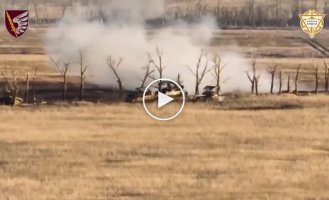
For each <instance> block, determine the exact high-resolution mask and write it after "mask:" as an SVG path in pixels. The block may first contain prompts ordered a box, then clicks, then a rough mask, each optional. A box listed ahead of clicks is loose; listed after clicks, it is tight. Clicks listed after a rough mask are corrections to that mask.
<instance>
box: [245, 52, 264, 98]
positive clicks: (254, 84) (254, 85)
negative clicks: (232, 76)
mask: <svg viewBox="0 0 329 200" xmlns="http://www.w3.org/2000/svg"><path fill="white" fill-rule="evenodd" d="M256 62H257V59H256V56H253V58H252V65H251V66H252V75H250V74H249V72H247V76H248V79H249V81H250V83H251V93H254V92H256V95H258V84H259V79H260V76H261V74H259V73H257V68H256Z"/></svg>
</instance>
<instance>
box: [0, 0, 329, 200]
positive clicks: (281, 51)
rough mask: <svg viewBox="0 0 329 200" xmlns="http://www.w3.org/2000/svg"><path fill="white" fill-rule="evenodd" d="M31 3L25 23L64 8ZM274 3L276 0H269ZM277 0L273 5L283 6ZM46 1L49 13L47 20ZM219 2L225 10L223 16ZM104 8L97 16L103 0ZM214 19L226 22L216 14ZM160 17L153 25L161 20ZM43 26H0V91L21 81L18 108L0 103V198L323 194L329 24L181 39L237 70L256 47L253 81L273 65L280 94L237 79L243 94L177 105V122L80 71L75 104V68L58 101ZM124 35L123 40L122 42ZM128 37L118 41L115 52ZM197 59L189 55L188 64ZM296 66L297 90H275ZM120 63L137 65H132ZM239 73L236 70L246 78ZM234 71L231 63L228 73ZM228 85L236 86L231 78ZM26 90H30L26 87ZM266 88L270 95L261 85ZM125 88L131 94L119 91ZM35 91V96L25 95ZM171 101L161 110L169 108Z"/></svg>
mask: <svg viewBox="0 0 329 200" xmlns="http://www.w3.org/2000/svg"><path fill="white" fill-rule="evenodd" d="M63 1H65V0H63ZM6 2H7V1H6ZM8 2H9V1H8ZM28 2H29V1H28ZM35 2H36V1H33V0H32V1H31V4H30V5H29V6H30V8H31V9H30V10H31V19H32V18H34V17H35V13H34V12H35V11H36V10H38V9H39V10H41V12H40V13H39V14H40V15H41V16H40V17H41V18H42V16H43V17H45V16H47V17H49V18H50V19H52V18H54V19H58V17H59V14H58V12H59V11H63V9H66V8H65V7H63V6H61V5H60V2H62V1H56V3H59V4H58V5H56V9H55V8H54V7H51V6H48V5H47V4H44V5H43V4H42V5H41V3H40V5H39V6H38V5H36V4H35ZM67 2H72V1H67ZM84 2H87V1H84ZM88 2H92V1H88ZM95 2H96V1H95ZM99 2H101V1H99ZM166 2H169V3H168V4H166V9H168V10H170V9H171V10H170V11H173V12H175V11H177V9H178V8H180V9H182V10H186V9H187V8H188V9H190V8H191V9H192V11H193V9H194V8H196V2H197V1H196V0H195V1H194V0H193V1H192V0H191V1H187V0H180V1H178V0H175V1H170V0H168V1H166ZM218 2H220V3H221V6H223V7H222V8H223V13H230V12H229V11H230V9H233V10H234V9H237V8H247V7H246V5H247V2H253V1H249V0H243V1H242V0H241V1H240V0H239V1H237V0H233V1H232V0H221V1H217V0H204V1H202V3H206V4H207V5H208V6H211V7H213V8H215V7H216V6H217V4H218ZM255 2H256V3H257V4H265V3H266V2H268V1H267V0H266V1H265V0H255ZM274 2H279V1H271V2H270V3H271V4H273V3H274ZM280 2H281V3H282V4H281V6H282V7H283V8H284V9H283V12H284V10H289V9H290V8H291V6H293V5H294V4H292V3H291V2H288V1H287V2H286V1H280ZM47 3H48V4H49V5H51V4H52V3H54V2H53V1H49V2H48V1H47ZM13 4H14V3H13ZM22 4H23V3H22ZM303 4H304V7H303V9H304V8H308V7H312V4H313V3H312V2H304V1H303ZM0 5H4V4H1V3H0ZM6 5H7V4H6ZM96 5H98V6H99V7H100V8H101V7H102V6H103V4H101V3H98V4H97V3H96ZM273 5H274V4H273ZM328 5H329V4H328ZM271 6H272V5H267V7H271ZM32 7H34V8H33V9H32ZM45 7H47V9H48V10H53V12H52V13H50V14H49V16H48V12H47V10H46V9H45ZM74 7H75V6H74V5H72V8H74ZM226 7H228V8H229V10H227V11H228V12H226V11H225V12H224V8H226ZM272 7H273V6H272ZM323 7H324V1H321V2H320V1H319V8H320V9H322V8H323ZM78 8H79V6H78ZM264 8H265V7H264ZM105 10H106V12H107V8H105ZM242 11H243V10H242ZM242 11H241V13H242V14H241V16H240V17H241V19H245V18H246V17H248V15H247V14H246V13H244V14H243V12H242ZM258 11H259V10H257V13H259V12H258ZM193 12H194V11H193ZM272 12H273V10H272ZM255 13H256V12H255ZM287 15H290V14H289V13H287ZM54 16H55V17H54ZM280 16H281V15H280ZM289 17H291V16H289ZM0 18H1V17H0ZM220 18H225V19H226V17H225V16H224V15H223V16H221V17H220ZM260 18H262V17H260ZM102 19H103V18H102ZM33 20H35V19H33ZM2 21H3V20H2ZM160 21H161V19H160ZM161 22H163V24H162V25H164V22H165V21H161ZM297 22H298V21H297ZM0 24H1V22H0ZM45 24H47V23H45ZM45 24H44V22H39V23H37V22H36V21H34V23H31V26H30V27H29V29H28V31H27V32H26V33H25V34H24V35H23V36H22V37H21V38H19V39H15V38H13V37H12V36H10V35H9V33H7V32H6V30H5V29H4V28H1V29H0V97H1V98H2V97H3V96H4V97H8V93H6V92H5V89H8V88H6V87H5V85H7V86H8V85H10V82H8V80H7V82H6V77H5V74H1V73H3V72H4V71H6V70H8V71H10V69H14V68H15V69H16V70H17V71H18V75H17V77H18V84H19V85H20V88H19V91H18V96H19V97H24V98H26V99H27V100H28V102H26V103H25V104H22V105H20V106H17V107H15V106H13V107H10V106H7V107H6V106H0V114H1V115H0V200H109V199H118V200H139V199H140V200H142V199H143V200H168V199H175V200H176V199H177V200H183V199H184V200H185V199H188V200H208V199H209V200H210V199H211V200H212V199H227V200H228V199H273V200H277V199H279V200H284V199H303V200H315V199H316V200H318V199H319V200H320V199H321V200H328V199H329V191H328V188H329V175H328V170H329V145H328V143H329V135H328V134H329V115H328V113H329V98H328V97H329V95H328V94H329V93H325V92H323V88H324V70H325V68H324V62H327V63H328V64H329V60H328V58H329V34H328V33H329V30H328V29H324V30H323V31H322V32H321V33H319V34H318V35H317V36H316V38H315V39H313V40H311V39H309V36H308V35H307V34H305V33H303V32H302V30H300V29H299V27H298V28H296V27H295V26H289V27H288V26H285V25H283V26H282V27H283V28H282V29H281V28H278V27H280V26H260V27H254V26H252V25H249V26H246V27H244V26H235V27H234V26H227V27H225V26H223V27H225V28H224V29H226V30H219V29H212V28H211V29H210V30H211V31H213V32H212V36H211V37H210V41H209V43H207V42H204V43H202V42H203V41H204V40H202V38H201V39H200V40H198V39H195V41H192V42H191V43H193V45H194V43H196V44H195V45H196V46H197V48H198V49H197V50H198V52H199V47H200V50H201V48H204V49H205V50H207V52H209V53H210V54H211V53H213V52H220V54H221V55H222V54H223V55H224V54H225V53H227V52H234V55H235V56H234V57H233V59H231V60H229V59H227V60H225V58H223V63H226V64H228V66H232V65H230V62H233V63H235V62H234V59H235V58H239V59H240V58H241V60H242V62H239V63H240V64H241V66H240V64H235V65H236V66H234V67H237V68H239V67H243V65H244V64H245V63H248V64H247V65H245V66H251V60H252V55H253V54H256V55H257V59H256V60H257V62H256V68H257V69H258V70H259V71H261V73H262V76H260V77H261V78H260V84H262V81H264V82H266V83H267V81H268V80H264V79H267V78H268V77H267V75H268V74H266V73H267V71H268V70H269V68H272V67H273V66H274V65H278V71H277V76H276V77H275V78H276V79H275V86H274V88H275V89H274V90H275V91H274V92H275V93H276V92H277V85H278V82H279V81H278V73H279V71H282V72H283V87H282V94H280V95H279V94H278V95H276V94H273V95H269V94H266V93H260V95H259V96H253V95H251V94H249V85H248V87H247V88H248V91H236V90H234V91H230V92H228V93H226V94H223V96H225V97H224V101H223V102H220V103H219V102H195V103H192V102H191V101H188V102H187V105H186V108H185V110H184V112H183V113H182V115H180V116H179V117H178V118H177V119H175V120H173V121H170V122H158V121H156V120H154V119H152V118H150V117H149V116H148V115H147V114H146V112H145V111H144V110H143V106H142V105H141V104H140V103H132V104H125V103H122V102H119V101H121V100H122V99H123V98H121V97H118V96H119V95H118V91H117V89H116V88H117V87H116V85H112V86H111V87H109V86H104V85H102V86H100V85H95V84H93V83H92V82H91V80H92V79H93V78H94V77H93V74H91V71H88V70H89V68H88V70H87V75H86V88H85V93H84V101H81V102H78V96H79V72H78V70H79V69H72V70H70V71H69V74H68V90H67V96H66V101H62V77H61V76H60V73H59V72H58V71H57V70H56V68H55V67H51V65H52V63H51V62H50V60H49V55H48V53H47V41H46V35H47V32H48V31H52V30H54V29H55V26H56V25H55V24H52V23H49V24H47V25H45ZM160 24H161V23H160ZM191 24H193V23H191ZM162 25H160V26H159V27H157V28H150V27H149V26H146V27H147V28H146V29H145V33H146V34H145V38H146V39H150V38H152V36H153V35H155V33H156V32H157V31H158V32H161V31H163V29H164V27H162ZM270 25H271V24H270ZM141 26H143V25H141ZM219 27H222V26H219ZM87 28H89V26H87ZM83 31H84V29H83V30H82V31H81V32H83ZM175 33H177V34H182V35H193V34H195V33H194V29H189V28H186V27H184V26H183V27H182V28H178V27H177V28H176V29H175ZM133 34H134V33H132V34H130V35H129V36H132V38H133ZM137 35H138V34H137ZM143 35H144V34H143ZM205 35H206V34H205ZM74 36H75V35H74ZM106 36H107V35H106ZM77 37H79V36H78V34H77ZM82 38H83V37H82ZM95 38H96V39H98V37H97V36H96V37H95ZM99 38H104V37H99ZM114 38H116V37H114ZM208 39H209V38H208ZM113 40H115V39H113ZM123 40H124V41H125V40H126V38H124V39H123ZM64 41H65V40H64ZM69 41H71V40H69ZM99 41H102V42H103V40H99ZM111 41H112V40H111ZM134 42H135V41H134ZM166 42H167V41H166ZM170 42H171V41H169V42H167V43H170ZM106 44H108V43H106ZM123 44H126V43H123ZM137 44H139V43H137ZM173 44H174V45H173V48H175V49H176V47H177V49H178V45H175V44H176V43H173ZM177 44H178V43H177ZM66 45H67V46H68V47H69V46H70V45H74V43H72V44H71V43H70V42H68V43H67V44H66V43H65V44H64V47H63V48H66ZM102 45H103V43H101V45H100V46H102ZM129 45H130V44H127V45H122V46H123V47H124V48H125V51H126V50H127V49H128V48H130V46H129ZM135 45H136V44H135ZM193 45H192V46H193ZM132 46H134V45H132ZM140 46H143V45H138V48H137V51H141V52H144V50H143V49H141V50H140V49H139V47H140ZM188 47H189V48H190V45H188ZM173 48H171V49H172V50H173ZM94 49H95V50H96V49H102V48H99V47H97V48H96V47H95V48H94ZM132 49H134V48H132ZM185 49H187V48H185ZM185 49H183V50H185ZM95 52H97V51H95ZM127 52H128V51H127ZM92 53H94V52H92ZM147 53H148V52H145V55H146V54H147ZM95 54H96V53H94V54H91V55H92V56H94V55H95ZM164 54H166V52H164ZM129 55H130V54H129ZM97 56H98V55H95V59H98V58H99V57H97ZM105 57H106V56H105ZM105 57H100V58H105ZM184 58H185V57H184ZM124 59H126V58H124ZM165 59H166V56H164V60H165ZM175 59H176V55H175ZM189 59H191V57H189ZM197 59H198V58H197V57H195V65H196V64H197ZM81 60H82V56H81ZM99 60H102V61H101V62H103V59H99ZM159 60H160V59H159ZM134 61H135V60H134ZM71 62H73V63H75V64H77V63H78V61H76V60H73V61H71ZM104 62H106V59H104ZM146 62H147V61H146ZM165 62H166V60H165ZM135 63H136V62H134V63H133V64H134V65H135ZM70 64H72V63H70ZM238 65H239V66H238ZM300 65H301V67H302V68H301V71H300V77H299V82H300V86H299V89H300V92H299V93H298V95H295V94H292V93H291V94H288V93H286V92H285V90H286V88H287V84H286V80H287V77H288V76H290V78H291V88H290V89H291V90H290V91H291V92H293V90H294V89H295V88H294V78H295V73H296V69H297V67H298V66H300ZM81 66H82V62H81ZM316 66H318V67H319V73H318V77H319V94H317V95H315V94H313V91H314V87H315V69H314V67H316ZM5 67H6V68H5ZM92 67H98V65H94V66H92ZM129 67H131V68H132V69H140V70H142V67H143V66H139V65H138V64H136V66H133V65H132V66H129ZM153 67H154V66H153ZM166 67H168V66H166ZM182 67H187V66H182ZM192 67H194V66H192ZM35 69H37V75H36V77H35V79H34V78H33V74H34V72H35ZM121 69H122V68H121ZM129 70H130V68H129ZM167 70H169V68H167ZM174 70H176V69H174ZM226 70H227V68H226ZM243 70H249V69H247V68H243ZM243 70H242V72H241V71H239V70H237V71H239V73H240V75H241V74H242V76H243V77H244V78H247V76H246V74H245V73H246V71H243ZM250 70H251V69H250ZM109 73H110V72H109ZM166 73H167V72H166V71H165V73H164V76H166ZM175 73H176V71H175ZM223 73H225V71H224V72H223ZM27 74H28V75H29V76H27ZM134 74H135V73H134ZM136 74H137V73H136ZM176 74H177V73H176ZM176 74H175V75H176ZM7 75H8V74H7ZM181 75H182V79H183V83H184V86H187V85H189V86H190V85H192V86H193V85H194V84H195V80H194V79H193V80H186V79H184V74H181ZM234 75H235V71H234V72H233V73H232V74H230V76H234ZM13 76H15V74H14V75H13ZM17 77H16V76H15V78H14V77H13V79H14V80H15V79H16V78H17ZM238 77H240V76H238ZM106 78H107V77H106ZM108 78H109V79H105V81H107V80H109V82H110V81H112V82H113V80H114V79H113V80H110V79H111V77H108ZM149 78H150V79H152V78H154V77H149ZM168 78H170V77H168ZM192 78H194V77H192ZM229 78H231V77H229ZM127 79H128V78H127ZM127 79H126V80H123V89H124V90H125V89H127V90H128V88H126V85H125V84H126V83H127V82H129V80H127ZM25 80H28V81H26V82H29V81H30V82H29V84H30V85H28V84H26V85H27V86H26V85H25ZM209 80H210V79H209ZM207 81H208V80H207ZM221 81H223V82H225V80H221ZM247 81H248V80H247ZM118 82H119V81H118ZM237 82H238V83H239V84H246V83H245V82H243V81H241V82H240V79H238V80H237ZM203 84H205V85H208V84H214V83H213V82H207V83H206V82H204V83H203ZM247 84H249V83H248V82H247ZM11 85H15V84H11ZM224 85H225V83H224ZM138 86H139V84H138V85H136V87H138ZM222 86H223V85H222ZM25 87H27V88H29V93H28V95H26V92H25V90H26V89H25ZM113 87H115V88H113ZM224 87H225V86H223V87H222V89H223V88H224ZM265 87H266V92H269V90H270V84H268V87H267V86H265ZM265 87H264V88H265ZM185 88H187V87H185ZM267 88H268V90H267ZM129 89H130V90H134V88H129ZM200 89H201V88H200ZM224 89H225V88H224ZM304 90H307V91H304ZM15 91H17V90H15ZM128 92H131V91H123V93H124V94H125V93H128ZM262 92H263V91H262ZM34 93H35V97H36V99H33V97H32V94H33V96H34ZM25 95H26V96H25ZM190 95H191V94H190ZM189 97H191V96H189ZM43 100H44V101H43ZM205 101H208V100H205ZM32 102H33V103H35V105H32ZM41 102H42V104H43V105H40V104H41ZM151 106H156V105H155V104H152V105H151ZM170 106H172V107H171V108H174V109H176V110H177V108H179V105H177V104H175V103H173V104H171V105H168V107H166V108H168V109H169V108H170ZM174 109H169V110H167V111H166V113H165V114H166V115H167V114H169V113H170V114H172V113H175V112H174V111H176V110H174ZM166 117H167V116H166Z"/></svg>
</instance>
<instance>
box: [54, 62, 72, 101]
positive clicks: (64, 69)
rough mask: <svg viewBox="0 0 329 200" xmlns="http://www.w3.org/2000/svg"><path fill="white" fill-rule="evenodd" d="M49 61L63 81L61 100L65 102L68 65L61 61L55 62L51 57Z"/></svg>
mask: <svg viewBox="0 0 329 200" xmlns="http://www.w3.org/2000/svg"><path fill="white" fill-rule="evenodd" d="M50 60H51V61H52V62H53V63H54V65H55V66H56V68H57V70H58V71H59V72H60V74H61V77H62V79H63V88H62V99H63V101H65V100H66V96H67V73H68V71H69V69H70V63H65V62H62V61H61V60H57V61H55V60H54V59H53V58H52V57H50Z"/></svg>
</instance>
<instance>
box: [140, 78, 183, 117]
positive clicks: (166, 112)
mask: <svg viewBox="0 0 329 200" xmlns="http://www.w3.org/2000/svg"><path fill="white" fill-rule="evenodd" d="M159 88H161V89H159ZM184 105H185V91H184V90H183V88H182V86H181V85H179V84H178V83H176V82H175V81H173V80H171V79H166V78H162V79H157V80H154V81H152V82H151V83H150V84H149V85H148V86H147V87H146V88H145V90H144V94H143V106H144V109H145V111H146V112H147V114H148V115H149V116H151V117H152V118H154V119H156V120H159V121H169V120H172V119H174V118H176V117H177V116H178V115H179V114H180V113H181V112H182V111H183V109H184Z"/></svg>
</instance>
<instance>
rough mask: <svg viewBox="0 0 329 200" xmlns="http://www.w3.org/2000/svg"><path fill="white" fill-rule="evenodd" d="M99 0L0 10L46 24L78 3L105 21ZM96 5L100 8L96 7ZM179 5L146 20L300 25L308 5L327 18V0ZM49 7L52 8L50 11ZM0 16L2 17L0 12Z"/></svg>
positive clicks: (36, 0)
mask: <svg viewBox="0 0 329 200" xmlns="http://www.w3.org/2000/svg"><path fill="white" fill-rule="evenodd" d="M102 1H104V0H93V1H90V0H58V1H50V0H27V1H18V0H10V1H9V0H3V2H0V10H5V9H7V8H11V9H29V10H30V12H31V16H30V23H31V24H40V25H47V24H53V23H56V22H58V21H59V20H60V19H61V18H62V17H63V16H64V15H65V13H66V12H68V11H71V10H72V9H71V8H74V7H75V6H77V5H79V6H94V7H93V8H94V10H93V11H92V12H87V11H86V13H84V15H85V17H86V18H88V19H90V20H100V21H102V22H106V19H107V17H108V13H107V11H108V10H106V9H105V10H104V8H102V5H103V3H104V2H102ZM168 2H170V1H168ZM176 2H177V1H176ZM320 2H321V3H320ZM98 5H99V9H97V6H98ZM179 5H180V6H176V7H171V9H170V10H168V11H167V13H166V15H165V16H162V17H159V18H157V19H150V20H149V21H147V24H149V25H152V26H163V25H168V24H170V23H171V22H174V21H175V20H183V21H186V22H190V23H193V22H197V21H198V20H200V18H202V17H203V16H207V15H210V16H213V17H215V19H216V21H217V24H218V26H219V27H220V28H244V27H246V28H248V27H249V28H253V27H297V26H299V25H300V19H299V16H298V15H299V14H301V13H303V12H305V11H307V10H309V9H315V10H317V11H319V12H322V13H324V14H326V21H329V0H321V1H318V0H312V1H307V0H289V1H286V0H264V1H262V2H259V1H256V0H246V1H245V2H240V3H239V5H238V6H237V5H234V4H233V3H232V5H229V4H227V3H225V4H224V3H222V0H214V2H213V3H212V5H208V4H207V3H204V2H203V1H202V0H199V1H196V3H186V4H179ZM95 6H96V9H95ZM50 9H51V10H52V12H51V14H50V12H49V10H50ZM73 10H74V9H73ZM54 13H55V14H54ZM0 20H1V21H3V16H2V15H1V16H0ZM325 24H326V25H325V26H326V27H328V26H329V25H328V23H325Z"/></svg>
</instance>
